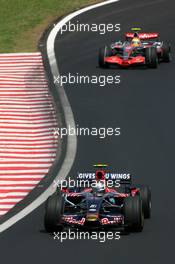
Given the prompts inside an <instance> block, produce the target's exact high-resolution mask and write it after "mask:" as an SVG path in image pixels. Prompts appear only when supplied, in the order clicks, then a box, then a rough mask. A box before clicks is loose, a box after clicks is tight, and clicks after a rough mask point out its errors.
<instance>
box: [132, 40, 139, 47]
mask: <svg viewBox="0 0 175 264" xmlns="http://www.w3.org/2000/svg"><path fill="white" fill-rule="evenodd" d="M131 45H132V46H133V47H139V46H140V45H141V41H140V39H139V38H133V39H132V41H131Z"/></svg>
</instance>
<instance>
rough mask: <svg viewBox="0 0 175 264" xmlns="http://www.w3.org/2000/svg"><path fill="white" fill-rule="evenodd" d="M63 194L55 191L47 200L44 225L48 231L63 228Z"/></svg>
mask: <svg viewBox="0 0 175 264" xmlns="http://www.w3.org/2000/svg"><path fill="white" fill-rule="evenodd" d="M61 215H62V196H61V193H54V194H53V195H51V196H50V197H49V198H48V199H47V201H46V208H45V216H44V227H45V230H46V231H47V232H49V233H50V232H54V231H60V230H62V228H63V226H62V225H61Z"/></svg>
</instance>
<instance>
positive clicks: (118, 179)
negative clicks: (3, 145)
mask: <svg viewBox="0 0 175 264" xmlns="http://www.w3.org/2000/svg"><path fill="white" fill-rule="evenodd" d="M96 167H98V168H97V170H96V171H95V172H85V173H78V176H77V182H78V183H81V186H80V185H79V186H73V187H71V188H69V187H67V188H62V189H60V188H58V189H57V191H56V192H55V193H54V194H53V195H51V196H50V197H49V198H48V200H47V202H46V210H45V218H44V225H45V229H46V231H47V232H53V231H56V230H62V229H63V228H64V227H66V226H69V227H79V228H80V227H83V228H87V229H92V228H96V229H98V228H100V229H101V228H103V229H109V228H111V227H112V228H119V229H122V230H125V231H129V232H132V231H133V232H140V231H142V230H143V226H144V218H150V216H151V191H150V188H149V187H148V186H142V187H135V186H133V185H132V183H131V175H130V174H128V173H123V174H120V173H112V172H108V171H106V169H104V168H103V167H102V164H98V165H96Z"/></svg>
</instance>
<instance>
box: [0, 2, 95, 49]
mask: <svg viewBox="0 0 175 264" xmlns="http://www.w3.org/2000/svg"><path fill="white" fill-rule="evenodd" d="M96 2H100V1H99V0H0V52H1V53H2V52H26V51H36V50H37V41H38V39H39V38H40V36H41V34H42V32H43V31H44V29H45V28H46V27H47V26H48V25H49V23H51V22H52V21H53V20H55V19H56V18H58V17H60V16H63V15H64V14H67V13H68V12H70V11H72V10H75V9H76V8H80V7H83V6H85V5H88V4H92V3H96Z"/></svg>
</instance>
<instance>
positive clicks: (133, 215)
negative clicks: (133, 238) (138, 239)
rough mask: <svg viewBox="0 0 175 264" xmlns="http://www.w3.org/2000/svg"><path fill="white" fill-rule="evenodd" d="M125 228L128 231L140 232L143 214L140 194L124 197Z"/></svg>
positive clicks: (142, 224)
mask: <svg viewBox="0 0 175 264" xmlns="http://www.w3.org/2000/svg"><path fill="white" fill-rule="evenodd" d="M123 213H124V223H125V225H126V227H125V229H126V231H129V232H141V231H142V230H143V226H144V215H143V210H142V201H141V198H140V196H139V195H138V196H134V197H131V196H129V197H126V198H125V199H124V204H123Z"/></svg>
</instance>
